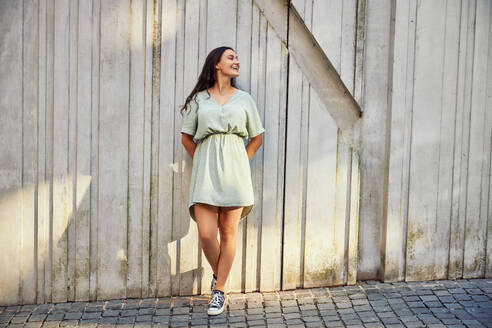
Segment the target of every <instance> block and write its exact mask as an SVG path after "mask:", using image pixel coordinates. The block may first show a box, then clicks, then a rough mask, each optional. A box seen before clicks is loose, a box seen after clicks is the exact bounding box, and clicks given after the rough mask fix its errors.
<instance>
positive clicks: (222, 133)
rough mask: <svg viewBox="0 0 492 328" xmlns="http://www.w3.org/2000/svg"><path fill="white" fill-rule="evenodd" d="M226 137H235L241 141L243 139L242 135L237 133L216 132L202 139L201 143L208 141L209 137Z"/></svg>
mask: <svg viewBox="0 0 492 328" xmlns="http://www.w3.org/2000/svg"><path fill="white" fill-rule="evenodd" d="M225 135H233V136H236V137H238V138H240V139H243V137H241V136H240V135H238V134H237V133H232V132H214V133H211V134H209V135H207V136H205V137H203V138H202V139H200V141H199V143H201V142H203V141H205V140H206V139H208V138H209V137H212V136H213V137H219V136H225Z"/></svg>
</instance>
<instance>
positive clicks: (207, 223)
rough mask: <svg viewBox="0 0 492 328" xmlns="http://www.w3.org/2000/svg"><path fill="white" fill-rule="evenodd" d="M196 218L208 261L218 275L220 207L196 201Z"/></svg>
mask: <svg viewBox="0 0 492 328" xmlns="http://www.w3.org/2000/svg"><path fill="white" fill-rule="evenodd" d="M195 219H196V223H197V225H198V235H199V236H200V242H201V245H202V249H203V253H204V254H205V257H206V258H207V261H208V263H210V266H211V267H212V271H213V272H214V274H215V275H216V276H217V272H218V268H217V264H218V262H219V253H220V247H219V241H218V240H217V232H218V230H219V227H218V224H217V221H218V207H217V206H214V205H209V204H204V203H196V204H195Z"/></svg>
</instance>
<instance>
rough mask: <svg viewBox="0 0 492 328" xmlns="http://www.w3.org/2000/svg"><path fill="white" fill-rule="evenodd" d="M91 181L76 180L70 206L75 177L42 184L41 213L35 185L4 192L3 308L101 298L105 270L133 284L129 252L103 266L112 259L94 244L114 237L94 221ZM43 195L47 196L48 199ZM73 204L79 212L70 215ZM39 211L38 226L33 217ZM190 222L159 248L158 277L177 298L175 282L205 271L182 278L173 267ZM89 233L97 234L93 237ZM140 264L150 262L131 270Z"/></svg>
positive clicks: (0, 235) (0, 225) (0, 243)
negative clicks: (166, 281) (115, 264)
mask: <svg viewBox="0 0 492 328" xmlns="http://www.w3.org/2000/svg"><path fill="white" fill-rule="evenodd" d="M91 180H92V179H91V177H90V176H87V175H78V176H77V193H78V194H77V200H76V202H75V204H72V203H71V202H69V201H68V202H67V199H73V198H71V197H70V198H69V197H68V194H69V191H70V192H71V190H72V182H73V178H72V177H70V176H68V177H66V178H61V179H55V180H54V182H53V184H52V185H50V183H49V182H44V183H41V184H39V186H38V202H37V204H38V211H35V204H36V202H35V201H34V199H35V195H36V191H35V189H34V186H30V187H25V188H23V189H17V190H7V191H4V192H2V193H0V247H1V248H2V252H1V253H0V305H17V304H31V303H36V300H37V303H38V304H39V303H43V302H65V301H67V300H74V299H75V300H77V301H82V300H83V301H87V300H89V298H90V297H89V295H90V294H92V293H94V297H96V298H97V290H98V286H100V285H101V284H105V283H111V282H110V281H108V278H110V277H103V276H102V275H101V274H100V271H101V270H102V271H103V272H104V271H119V272H117V273H116V274H117V275H118V276H120V277H122V280H123V281H127V280H129V278H130V272H129V271H128V261H129V254H128V249H123V248H120V249H119V250H117V251H116V252H113V253H111V254H110V256H112V257H114V259H116V260H117V261H119V262H120V263H121V265H120V267H119V268H118V267H116V268H114V267H106V268H105V266H106V265H107V263H112V261H107V260H108V259H107V258H106V257H104V256H100V253H99V252H98V249H97V247H93V246H92V245H93V243H97V244H98V245H101V244H102V243H105V242H107V243H110V242H111V233H108V234H107V235H100V234H101V232H99V231H98V230H97V228H98V227H97V226H95V225H97V222H96V223H92V224H91V222H90V220H91V217H90V188H91V183H92V181H91ZM50 188H52V191H51V192H50ZM50 193H51V194H52V195H55V196H54V197H55V198H56V195H57V194H58V195H63V196H60V197H59V198H57V199H53V201H52V203H53V206H52V207H51V208H50V206H49V205H48V204H49V203H51V201H50V196H49V195H50ZM43 196H46V197H45V199H44V201H43V199H42V198H43ZM72 205H74V206H75V211H72V208H73V206H72ZM36 212H37V217H38V220H37V221H38V222H37V227H36V225H35V219H34V217H35V213H36ZM50 213H51V214H50ZM190 221H191V219H190V218H189V217H188V216H187V219H184V220H182V221H181V222H182V225H181V227H183V228H184V227H188V229H179V230H180V231H179V232H178V233H177V234H176V235H175V236H173V237H174V238H173V240H171V241H169V242H163V243H161V244H159V245H158V247H159V248H158V253H159V254H158V257H159V258H160V262H159V263H158V264H157V265H158V268H157V273H156V274H157V275H159V276H164V277H169V281H170V284H171V285H170V286H169V291H170V292H172V293H173V294H176V293H178V294H179V289H178V291H176V290H173V289H175V288H179V285H178V286H177V287H173V281H174V282H176V281H178V282H179V279H190V277H193V278H192V279H197V277H200V276H201V273H202V271H203V270H202V268H196V269H193V270H189V271H186V272H183V273H181V274H180V277H178V276H177V275H176V270H175V269H174V270H173V271H172V267H173V266H172V264H173V263H171V256H170V253H169V252H172V251H175V247H176V244H178V243H179V242H180V239H182V238H185V236H186V235H187V234H188V232H189V230H190V229H189V225H190V224H191V222H190ZM115 228H117V227H115ZM91 230H92V231H93V232H96V231H98V232H96V235H93V234H94V233H92V234H91ZM134 235H135V236H129V239H128V242H129V243H131V242H132V240H137V241H136V242H137V243H138V242H141V239H140V238H135V237H140V236H137V234H134ZM67 245H68V247H67ZM127 245H128V243H127ZM130 257H131V255H130ZM130 260H132V258H130ZM142 261H148V259H147V258H146V259H144V258H143V257H142V256H140V257H135V256H134V257H133V262H134V264H133V266H136V267H137V270H136V271H139V272H140V274H141V270H142ZM174 268H176V266H174ZM146 289H147V286H142V285H141V284H140V285H139V288H138V290H133V291H130V287H129V286H128V289H127V294H130V293H131V294H133V295H135V294H136V293H138V294H139V295H143V294H144V292H143V291H144V290H146ZM182 292H183V291H181V293H182ZM158 294H166V292H161V293H158ZM129 297H130V298H131V296H129ZM32 300H34V301H32ZM91 300H92V299H91Z"/></svg>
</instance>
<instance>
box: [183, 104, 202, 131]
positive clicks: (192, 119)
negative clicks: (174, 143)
mask: <svg viewBox="0 0 492 328" xmlns="http://www.w3.org/2000/svg"><path fill="white" fill-rule="evenodd" d="M197 111H198V104H197V102H196V101H195V100H193V99H192V100H191V101H190V102H189V103H188V105H187V106H186V108H185V109H184V111H183V112H184V114H183V124H182V127H181V132H183V133H186V134H191V135H193V136H194V135H195V132H196V129H197V126H198V113H197Z"/></svg>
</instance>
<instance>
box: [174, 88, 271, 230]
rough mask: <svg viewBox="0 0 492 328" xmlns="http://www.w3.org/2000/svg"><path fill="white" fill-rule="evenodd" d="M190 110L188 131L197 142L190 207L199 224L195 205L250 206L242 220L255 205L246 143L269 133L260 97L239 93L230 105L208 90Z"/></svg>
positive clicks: (186, 118)
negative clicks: (218, 101)
mask: <svg viewBox="0 0 492 328" xmlns="http://www.w3.org/2000/svg"><path fill="white" fill-rule="evenodd" d="M195 96H196V97H195V100H196V101H194V100H191V101H190V102H189V103H188V105H187V108H185V112H184V116H183V124H182V128H181V132H182V133H186V134H190V135H192V136H193V139H194V141H195V143H197V146H196V149H195V153H194V155H193V169H192V173H191V181H190V190H189V202H188V207H189V211H190V216H191V217H192V219H193V220H195V221H196V218H195V211H194V205H195V203H206V204H211V205H215V206H244V207H243V211H242V212H241V220H242V219H244V218H245V217H246V216H247V215H248V214H249V212H251V210H252V208H253V206H254V194H253V184H252V182H251V168H250V164H249V159H248V154H247V152H246V147H245V144H244V140H245V139H248V138H252V137H255V136H257V135H259V134H260V133H263V132H264V131H265V129H264V128H263V125H262V123H261V120H260V115H259V114H258V109H257V107H256V104H255V101H254V99H253V98H252V97H251V95H250V94H249V93H247V92H246V91H243V90H239V89H237V90H236V91H235V92H234V94H233V95H232V96H231V97H230V98H229V100H228V101H227V103H225V104H224V106H220V105H219V104H218V103H217V101H215V99H214V98H213V97H212V96H211V95H209V93H208V91H207V90H203V91H200V92H198V93H197V94H196V95H195Z"/></svg>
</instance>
